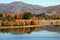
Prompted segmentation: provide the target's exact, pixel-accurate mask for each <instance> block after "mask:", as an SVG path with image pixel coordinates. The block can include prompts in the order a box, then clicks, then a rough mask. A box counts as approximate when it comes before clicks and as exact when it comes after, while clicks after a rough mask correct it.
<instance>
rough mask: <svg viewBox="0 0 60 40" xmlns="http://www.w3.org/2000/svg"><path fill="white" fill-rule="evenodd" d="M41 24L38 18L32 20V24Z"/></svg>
mask: <svg viewBox="0 0 60 40" xmlns="http://www.w3.org/2000/svg"><path fill="white" fill-rule="evenodd" d="M38 24H39V21H38V20H32V21H31V25H38Z"/></svg>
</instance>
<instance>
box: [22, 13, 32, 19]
mask: <svg viewBox="0 0 60 40" xmlns="http://www.w3.org/2000/svg"><path fill="white" fill-rule="evenodd" d="M31 17H32V13H31V12H25V13H24V16H23V18H24V19H30V18H31Z"/></svg>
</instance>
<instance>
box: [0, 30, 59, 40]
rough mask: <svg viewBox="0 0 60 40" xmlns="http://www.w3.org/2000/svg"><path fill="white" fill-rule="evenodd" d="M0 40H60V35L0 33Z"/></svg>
mask: <svg viewBox="0 0 60 40" xmlns="http://www.w3.org/2000/svg"><path fill="white" fill-rule="evenodd" d="M0 40H60V33H58V32H52V31H47V30H40V31H37V32H32V33H24V34H11V33H0Z"/></svg>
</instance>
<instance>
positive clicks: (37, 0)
mask: <svg viewBox="0 0 60 40" xmlns="http://www.w3.org/2000/svg"><path fill="white" fill-rule="evenodd" d="M16 1H21V2H25V3H28V4H33V5H40V6H45V7H47V6H54V5H60V0H0V3H11V2H16Z"/></svg>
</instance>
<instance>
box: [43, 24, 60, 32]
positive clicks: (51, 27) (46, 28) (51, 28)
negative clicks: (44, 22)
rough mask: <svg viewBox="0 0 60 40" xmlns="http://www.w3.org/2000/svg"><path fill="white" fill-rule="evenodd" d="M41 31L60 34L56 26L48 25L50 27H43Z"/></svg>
mask: <svg viewBox="0 0 60 40" xmlns="http://www.w3.org/2000/svg"><path fill="white" fill-rule="evenodd" d="M43 29H44V30H48V31H55V32H60V28H59V27H58V26H52V25H50V26H45V27H44V28H43Z"/></svg>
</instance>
